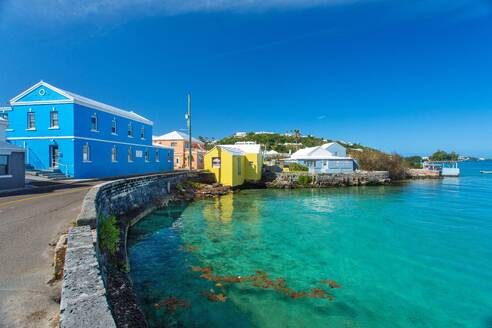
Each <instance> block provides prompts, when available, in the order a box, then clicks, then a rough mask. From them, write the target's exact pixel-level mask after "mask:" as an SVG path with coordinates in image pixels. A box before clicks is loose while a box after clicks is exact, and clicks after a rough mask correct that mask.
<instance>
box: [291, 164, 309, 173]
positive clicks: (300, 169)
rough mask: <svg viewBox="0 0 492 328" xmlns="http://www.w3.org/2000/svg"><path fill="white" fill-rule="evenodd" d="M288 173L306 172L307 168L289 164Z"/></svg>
mask: <svg viewBox="0 0 492 328" xmlns="http://www.w3.org/2000/svg"><path fill="white" fill-rule="evenodd" d="M289 171H290V172H307V171H308V168H307V166H304V165H302V164H299V163H290V164H289Z"/></svg>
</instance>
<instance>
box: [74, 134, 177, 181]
mask: <svg viewBox="0 0 492 328" xmlns="http://www.w3.org/2000/svg"><path fill="white" fill-rule="evenodd" d="M85 144H88V145H89V149H90V162H83V160H82V153H83V151H82V149H83V145H85ZM113 146H116V149H117V161H118V162H117V163H113V162H112V158H111V150H112V148H113ZM129 147H130V146H128V145H122V144H116V143H109V142H100V141H91V140H81V139H76V140H75V153H74V157H75V172H76V174H75V177H76V178H94V177H109V176H123V175H129V174H144V173H150V172H170V171H172V170H173V165H172V164H173V159H174V158H173V154H172V150H171V149H158V148H156V147H145V146H131V149H132V154H133V162H129V161H128V148H129ZM145 149H148V151H149V161H148V162H146V161H145ZM156 150H157V151H159V162H157V161H156V156H155V155H156V154H155V152H156ZM137 151H141V152H142V157H137ZM168 156H169V157H168Z"/></svg>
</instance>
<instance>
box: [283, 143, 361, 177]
mask: <svg viewBox="0 0 492 328" xmlns="http://www.w3.org/2000/svg"><path fill="white" fill-rule="evenodd" d="M289 161H290V162H296V163H299V164H302V165H305V166H307V167H308V169H309V172H311V173H350V172H353V171H354V170H355V169H357V163H356V161H355V160H354V159H353V158H352V157H348V156H347V150H346V149H345V147H343V146H342V145H340V144H339V143H337V142H330V143H327V144H324V145H321V146H316V147H309V148H304V149H300V150H298V151H296V152H295V153H294V154H292V155H291V156H290V158H289Z"/></svg>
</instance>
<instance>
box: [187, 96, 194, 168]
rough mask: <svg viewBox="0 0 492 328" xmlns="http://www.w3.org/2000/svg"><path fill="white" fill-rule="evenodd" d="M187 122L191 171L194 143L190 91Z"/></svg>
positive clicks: (189, 166)
mask: <svg viewBox="0 0 492 328" xmlns="http://www.w3.org/2000/svg"><path fill="white" fill-rule="evenodd" d="M186 119H187V123H188V136H189V138H190V139H189V141H188V142H189V143H188V168H189V170H190V171H191V170H192V165H191V161H192V159H193V152H192V149H193V144H192V139H191V94H189V93H188V114H187V115H186Z"/></svg>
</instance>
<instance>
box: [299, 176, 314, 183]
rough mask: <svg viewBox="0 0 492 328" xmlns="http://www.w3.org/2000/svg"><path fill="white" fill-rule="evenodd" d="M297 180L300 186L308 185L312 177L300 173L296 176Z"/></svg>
mask: <svg viewBox="0 0 492 328" xmlns="http://www.w3.org/2000/svg"><path fill="white" fill-rule="evenodd" d="M297 182H298V183H299V184H300V185H302V186H307V185H309V184H310V183H311V182H313V177H311V176H309V175H300V176H299V177H298V178H297Z"/></svg>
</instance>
